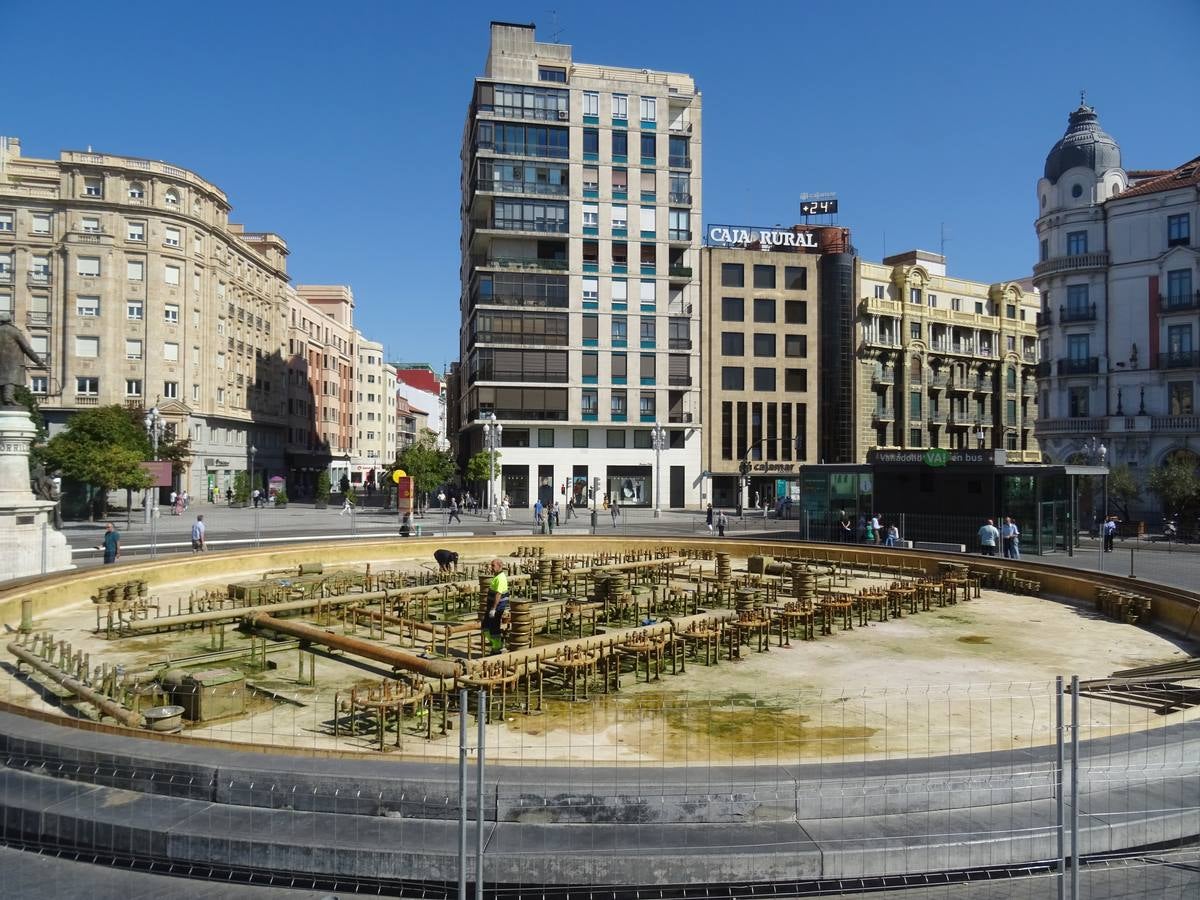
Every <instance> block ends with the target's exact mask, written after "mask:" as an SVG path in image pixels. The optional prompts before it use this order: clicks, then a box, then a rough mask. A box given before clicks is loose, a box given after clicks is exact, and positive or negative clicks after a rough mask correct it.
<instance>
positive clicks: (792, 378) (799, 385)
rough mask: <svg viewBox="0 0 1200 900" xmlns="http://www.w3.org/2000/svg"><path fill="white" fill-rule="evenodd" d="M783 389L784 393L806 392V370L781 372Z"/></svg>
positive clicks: (785, 370)
mask: <svg viewBox="0 0 1200 900" xmlns="http://www.w3.org/2000/svg"><path fill="white" fill-rule="evenodd" d="M783 389H784V390H785V391H799V392H803V391H807V390H808V370H807V369H784V370H783Z"/></svg>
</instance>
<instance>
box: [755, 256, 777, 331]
mask: <svg viewBox="0 0 1200 900" xmlns="http://www.w3.org/2000/svg"><path fill="white" fill-rule="evenodd" d="M755 268H758V267H757V266H755ZM772 271H774V270H772ZM754 321H755V322H774V321H775V301H774V300H771V299H769V298H767V299H764V298H762V297H759V298H757V299H755V301H754Z"/></svg>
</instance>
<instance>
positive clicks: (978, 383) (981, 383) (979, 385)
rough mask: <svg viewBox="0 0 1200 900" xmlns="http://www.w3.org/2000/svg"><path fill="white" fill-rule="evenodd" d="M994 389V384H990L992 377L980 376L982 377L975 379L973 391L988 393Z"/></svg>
mask: <svg viewBox="0 0 1200 900" xmlns="http://www.w3.org/2000/svg"><path fill="white" fill-rule="evenodd" d="M995 389H996V386H995V385H994V384H992V379H990V378H982V377H980V378H976V379H975V393H977V394H990V393H992V392H993V391H994V390H995Z"/></svg>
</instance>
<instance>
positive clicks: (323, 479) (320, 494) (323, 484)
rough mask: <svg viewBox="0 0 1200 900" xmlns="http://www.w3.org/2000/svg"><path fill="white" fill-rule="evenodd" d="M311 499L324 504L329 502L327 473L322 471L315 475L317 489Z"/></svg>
mask: <svg viewBox="0 0 1200 900" xmlns="http://www.w3.org/2000/svg"><path fill="white" fill-rule="evenodd" d="M313 500H315V501H316V502H317V503H321V504H325V503H328V502H329V473H328V472H322V473H321V474H320V475H318V476H317V489H316V492H315V494H314V496H313Z"/></svg>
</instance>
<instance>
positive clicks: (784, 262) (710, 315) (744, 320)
mask: <svg viewBox="0 0 1200 900" xmlns="http://www.w3.org/2000/svg"><path fill="white" fill-rule="evenodd" d="M708 232H709V235H708V240H709V245H708V246H706V247H705V248H704V249H703V250H702V251H701V254H700V272H701V285H702V300H701V313H700V316H701V323H702V327H701V329H700V332H701V336H702V337H701V340H702V342H703V343H702V347H701V360H702V372H701V391H702V396H703V397H704V423H705V430H704V445H703V446H704V453H703V466H704V471H705V472H706V473H708V477H709V478H710V479H711V488H712V490H711V492H710V493H709V494H708V495H707V496H706V498H705V499H706V501H709V502H712V504H713V505H714V506H716V507H733V506H737V505H748V504H752V503H753V502H754V500H755V497H756V496H757V498H758V499H759V500H760V501H764V500H765V501H767V502H772V501H774V500H775V499H776V498H779V497H785V496H791V497H796V498H798V497H799V495H800V484H799V479H800V473H801V469H802V467H803V465H804V464H805V463H814V462H817V461H818V460H819V456H818V452H819V451H818V447H819V440H818V434H819V430H818V424H819V420H818V410H819V403H818V385H819V382H820V370H819V369H818V360H819V347H820V339H819V337H820V327H821V324H822V323H821V316H820V302H819V294H818V288H819V285H820V281H821V272H820V265H821V260H822V255H821V254H822V253H823V252H841V250H842V249H844V248H845V247H846V246H848V243H849V234H848V232H847V231H846V230H845V229H842V228H811V229H810V228H800V227H796V228H792V229H786V230H763V229H723V228H722V227H721V226H710V227H709V229H708ZM726 233H728V234H730V235H739V234H744V235H745V237H746V238H747V240H746V241H738V242H732V243H731V242H728V241H726V240H725V239H724V238H723V237H722V235H724V234H726ZM764 233H765V234H767V235H768V238H767V239H766V240H764V239H763V235H764ZM775 235H779V236H780V237H781V238H786V239H788V243H784V242H783V241H782V240H781V241H780V242H779V244H778V245H776V244H775V243H774V242H773V241H772V240H771V239H770V238H771V237H772V236H775ZM743 463H746V464H747V465H748V473H747V474H746V477H745V478H743V475H742V466H743Z"/></svg>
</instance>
